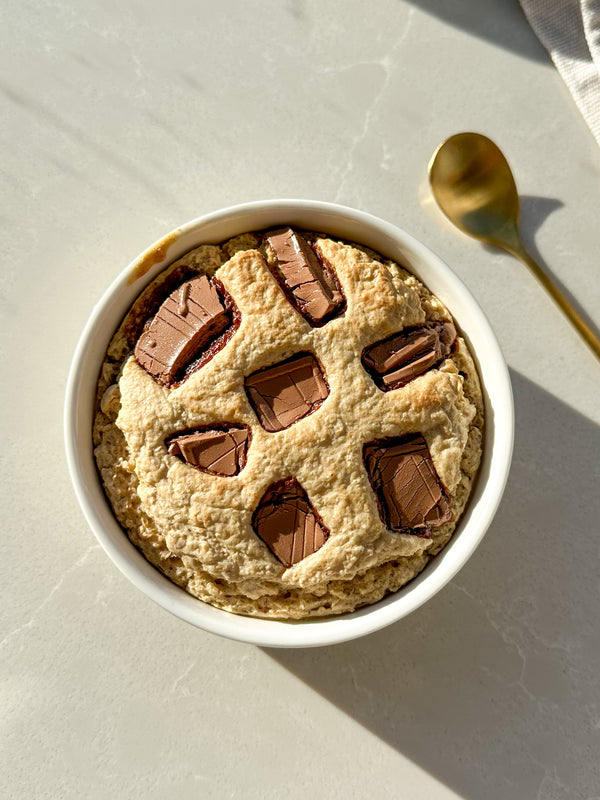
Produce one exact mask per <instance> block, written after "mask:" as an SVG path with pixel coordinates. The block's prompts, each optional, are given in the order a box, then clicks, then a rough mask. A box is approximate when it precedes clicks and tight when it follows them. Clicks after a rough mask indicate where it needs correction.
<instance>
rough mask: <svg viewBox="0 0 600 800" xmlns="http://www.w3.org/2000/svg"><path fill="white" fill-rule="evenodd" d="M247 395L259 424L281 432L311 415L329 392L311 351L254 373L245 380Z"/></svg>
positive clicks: (272, 430) (268, 429) (266, 428)
mask: <svg viewBox="0 0 600 800" xmlns="http://www.w3.org/2000/svg"><path fill="white" fill-rule="evenodd" d="M244 384H245V388H246V394H247V395H248V399H249V400H250V403H251V405H252V408H253V409H254V411H255V412H256V416H257V417H258V419H259V421H260V424H261V425H262V426H263V428H264V429H265V430H267V431H270V432H275V431H282V430H284V429H285V428H289V427H290V425H293V424H294V422H298V420H300V419H302V418H303V417H306V416H307V415H308V414H312V413H313V411H316V410H317V408H319V406H320V405H321V404H322V403H323V400H325V398H326V397H327V395H328V394H329V388H328V386H327V384H326V383H325V377H324V375H323V372H322V371H321V367H320V365H319V362H318V361H317V359H316V358H315V357H314V355H313V354H312V353H298V354H296V355H295V356H293V357H292V358H288V359H287V361H282V362H281V363H280V364H275V365H274V366H272V367H267V368H266V369H261V370H259V371H258V372H254V373H253V374H252V375H250V376H249V377H247V378H246V380H245V381H244Z"/></svg>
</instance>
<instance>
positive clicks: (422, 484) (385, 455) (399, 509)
mask: <svg viewBox="0 0 600 800" xmlns="http://www.w3.org/2000/svg"><path fill="white" fill-rule="evenodd" d="M363 458H364V462H365V467H366V470H367V474H368V476H369V481H370V483H371V486H372V488H373V491H374V492H375V496H376V497H377V503H378V506H379V515H380V517H381V519H382V521H383V522H384V523H385V525H386V526H387V527H388V528H389V529H390V530H392V531H403V532H406V533H413V534H415V535H417V536H428V531H429V528H434V527H437V526H438V525H442V524H443V523H444V522H450V520H451V519H452V518H453V517H452V513H451V511H450V503H449V501H448V498H447V497H446V495H445V493H444V490H443V487H442V484H441V482H440V479H439V477H438V474H437V472H436V469H435V466H434V464H433V461H432V460H431V455H430V454H429V448H428V447H427V442H426V441H425V439H424V437H423V436H422V435H421V434H420V433H417V434H410V435H408V436H402V437H396V438H391V439H380V440H378V441H374V442H370V443H369V444H366V445H365V446H364V447H363Z"/></svg>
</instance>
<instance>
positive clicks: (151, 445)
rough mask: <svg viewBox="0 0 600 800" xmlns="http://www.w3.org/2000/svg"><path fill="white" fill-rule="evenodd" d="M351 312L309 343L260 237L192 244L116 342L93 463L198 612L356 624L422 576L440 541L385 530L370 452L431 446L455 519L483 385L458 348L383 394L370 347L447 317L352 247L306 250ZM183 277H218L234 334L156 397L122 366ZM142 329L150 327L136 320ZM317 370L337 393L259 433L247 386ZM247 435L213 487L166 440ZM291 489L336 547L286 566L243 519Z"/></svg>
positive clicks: (132, 369)
mask: <svg viewBox="0 0 600 800" xmlns="http://www.w3.org/2000/svg"><path fill="white" fill-rule="evenodd" d="M316 237H317V239H318V242H319V247H320V250H321V252H322V253H323V255H324V256H325V258H326V259H327V260H328V261H329V263H330V264H331V265H332V266H333V268H334V270H335V272H336V274H337V278H338V280H339V282H340V284H341V286H342V289H343V292H344V295H345V297H346V301H347V308H346V310H345V312H344V313H343V314H342V315H341V316H338V317H336V318H335V319H332V320H330V321H329V322H328V323H327V324H325V325H324V326H323V327H321V328H315V327H311V326H310V325H309V324H308V322H307V321H305V319H303V317H302V316H301V315H300V314H299V313H298V312H297V311H296V310H295V309H294V308H293V307H292V306H291V305H290V303H289V302H288V300H287V299H286V297H285V295H284V293H283V291H282V290H281V288H280V286H279V285H278V283H277V282H276V281H275V279H274V278H273V276H272V274H271V272H270V271H269V269H268V267H267V265H266V263H265V256H266V257H267V258H272V255H271V254H267V253H266V251H265V250H264V249H263V245H262V244H261V239H260V237H257V236H255V235H253V234H246V235H244V236H241V237H236V239H234V240H230V241H229V242H226V243H225V244H224V245H222V246H207V245H205V246H201V247H199V248H197V249H195V250H193V251H192V252H190V253H188V254H187V255H186V256H184V257H183V258H182V259H180V260H179V261H178V262H176V264H174V265H172V266H171V267H170V268H168V270H166V271H165V273H163V274H162V275H161V276H159V278H158V279H157V281H155V282H154V284H153V285H152V286H151V287H150V288H149V289H148V290H146V291H145V292H144V293H143V294H142V295H141V296H140V298H139V299H138V301H137V303H136V305H135V306H134V308H133V309H132V311H131V312H130V314H129V315H128V317H127V318H126V320H125V321H124V323H123V324H122V326H121V328H120V329H119V330H118V331H117V333H116V334H115V337H114V338H113V341H112V342H111V345H110V347H109V350H108V353H107V357H106V361H105V364H104V368H103V373H102V376H101V379H100V382H99V409H98V413H97V415H96V420H95V429H94V443H95V445H96V458H97V462H98V467H99V469H100V472H101V475H102V479H103V482H104V486H105V489H106V492H107V495H108V497H109V499H110V501H111V503H112V505H113V508H114V510H115V513H116V515H117V518H118V519H119V521H120V522H121V524H122V525H123V527H124V528H125V529H126V531H127V532H128V535H129V536H130V538H131V539H132V541H133V542H134V543H135V544H136V545H137V546H138V547H139V548H140V549H141V550H142V552H143V553H144V554H145V555H146V557H147V558H148V559H149V560H150V561H151V562H152V563H153V564H155V566H157V567H158V568H159V569H161V570H162V571H163V572H165V573H166V574H167V575H168V576H169V577H170V578H171V579H172V580H174V581H175V582H176V583H178V584H180V585H181V586H183V587H184V588H186V589H187V591H189V592H190V593H192V594H194V595H195V596H197V597H199V598H200V599H202V600H204V601H206V602H209V603H212V604H213V605H216V606H218V607H221V608H225V609H227V610H231V611H234V612H238V613H243V614H250V615H258V616H267V617H279V618H302V617H306V616H315V615H325V614H332V613H341V612H344V611H351V610H353V609H354V608H356V607H358V606H361V605H365V604H368V603H372V602H375V601H376V600H378V599H380V598H381V597H382V596H384V595H385V594H386V593H388V592H389V591H394V590H396V589H397V588H399V586H401V585H402V584H403V583H405V582H406V581H407V580H410V578H412V577H414V575H416V574H417V573H418V572H420V570H421V569H422V568H423V567H424V566H425V565H426V563H427V561H428V559H429V558H430V557H431V555H432V554H434V553H435V552H437V551H438V550H439V549H441V547H443V545H444V544H445V543H446V542H447V540H448V539H449V538H450V536H451V534H452V532H453V530H454V527H455V525H456V521H454V522H450V523H446V524H444V525H442V526H441V527H440V528H438V529H436V530H435V531H434V532H433V533H432V536H431V538H423V537H419V536H414V535H410V534H405V533H397V532H392V531H390V530H387V529H386V527H385V525H384V523H383V522H382V520H381V518H380V515H379V511H378V507H377V502H376V499H375V495H374V494H373V490H372V488H371V485H370V483H369V480H368V477H367V473H366V470H365V467H364V464H363V457H362V448H363V445H364V444H365V443H366V442H369V441H371V440H374V439H379V438H382V437H388V436H399V435H402V434H406V433H414V432H420V433H422V434H423V436H424V438H425V440H426V442H427V445H428V447H429V451H430V453H431V457H432V459H433V463H434V465H435V468H436V470H437V473H438V475H439V477H440V479H441V481H442V483H443V484H444V486H445V488H446V490H447V492H448V495H449V498H450V502H451V506H452V510H453V512H454V515H455V518H458V516H459V515H460V513H461V512H462V510H463V507H464V505H465V503H466V500H467V497H468V494H469V491H470V486H471V482H472V479H473V477H474V475H475V473H476V471H477V467H478V464H479V458H480V452H481V431H482V427H483V410H482V401H481V391H480V387H479V381H478V376H477V372H476V370H475V367H474V365H473V361H472V359H471V356H470V354H469V352H468V350H467V348H466V345H465V344H464V341H463V340H462V339H461V338H460V337H459V339H458V340H457V345H456V348H455V351H454V352H453V354H452V355H451V356H449V357H448V358H446V359H445V360H444V361H443V362H442V364H441V365H440V366H439V367H438V368H435V369H431V370H429V371H428V372H426V373H425V374H423V375H421V376H420V377H417V378H415V379H414V380H412V381H411V382H410V383H408V384H407V385H406V386H404V387H403V388H400V389H396V390H393V391H388V392H382V391H381V390H380V389H378V388H377V387H376V386H375V384H374V383H373V380H372V379H371V377H370V376H369V375H368V374H367V373H366V372H365V370H364V368H363V366H362V364H361V353H362V351H363V349H364V348H365V347H366V346H367V345H369V344H372V343H373V342H375V341H378V340H380V339H383V338H384V337H386V336H389V335H390V334H393V333H395V332H397V331H399V330H401V329H402V328H404V327H407V326H412V325H417V324H420V323H424V322H426V321H431V320H438V319H451V317H450V314H449V312H448V311H447V309H446V308H445V307H444V306H443V304H442V303H441V302H440V301H439V300H438V299H437V298H436V297H435V296H433V295H432V294H431V293H430V292H429V291H428V290H427V289H426V288H425V287H424V286H423V285H422V284H421V283H420V282H419V281H418V280H417V279H416V278H415V277H414V276H413V275H411V274H410V273H409V272H407V271H406V270H405V269H403V268H401V267H399V266H398V265H396V264H394V263H392V262H389V261H385V260H384V259H383V258H382V257H380V256H378V255H377V254H374V253H372V252H371V251H368V250H366V249H364V248H361V247H359V246H356V245H350V244H347V243H344V242H340V241H336V240H334V239H333V238H330V237H328V236H326V235H322V234H316ZM182 267H186V268H188V270H189V269H193V270H197V271H198V272H201V273H202V272H205V273H207V274H209V275H216V277H218V279H219V280H220V281H221V283H222V284H223V285H224V287H225V289H226V290H227V291H228V292H229V294H230V295H231V296H232V298H233V299H234V301H235V303H236V305H237V307H238V309H239V312H240V314H241V321H240V324H239V328H238V329H237V330H236V332H235V333H234V335H233V336H232V338H231V339H230V341H229V342H228V343H227V344H226V346H225V347H224V348H223V349H222V350H220V351H219V352H217V353H216V354H215V356H214V357H213V358H212V359H211V360H210V361H209V362H208V363H206V364H205V365H204V366H202V367H201V368H200V369H199V370H198V371H197V372H194V373H193V374H191V375H190V376H189V377H188V378H187V379H186V380H185V381H184V382H183V383H181V384H180V385H178V386H176V387H172V388H167V387H165V386H161V385H160V384H159V383H157V382H156V381H155V380H154V379H153V378H152V377H151V376H150V375H149V374H148V373H147V372H146V371H145V370H144V369H143V368H142V367H141V366H140V365H139V364H138V363H137V361H136V360H135V359H134V357H133V356H132V355H131V352H132V350H133V346H134V344H135V338H136V337H137V335H139V326H140V320H143V319H144V309H147V307H148V297H149V296H150V295H151V293H152V292H155V293H156V292H157V291H159V287H160V284H161V282H162V281H164V280H165V278H166V277H167V276H168V275H170V274H173V272H174V271H175V270H177V269H181V268H182ZM147 313H149V312H147V311H146V314H147ZM306 351H309V352H312V353H314V354H315V355H316V356H317V359H318V360H319V362H320V364H321V366H322V368H323V371H324V373H325V375H326V380H327V383H328V385H329V389H330V393H329V396H328V397H327V398H326V400H325V401H324V403H323V404H322V406H321V407H320V408H318V410H317V411H315V412H314V413H312V414H310V415H309V416H306V417H304V418H303V419H301V420H299V421H298V422H296V423H295V424H293V425H291V427H289V428H287V429H285V430H282V431H279V432H277V433H270V432H267V431H266V430H265V429H264V428H263V427H262V426H261V425H260V423H259V421H258V419H257V417H256V414H255V412H254V411H253V409H252V407H251V405H250V403H249V401H248V397H247V395H246V392H245V390H244V378H245V377H246V376H248V375H250V374H251V373H253V372H255V371H256V370H259V369H261V368H262V367H265V366H267V365H270V364H274V363H277V362H280V361H283V360H284V359H287V358H289V357H290V356H292V355H294V354H295V353H299V352H306ZM226 422H230V423H242V424H244V425H247V426H248V427H249V428H250V430H251V445H250V447H249V450H248V455H247V463H246V465H245V467H244V469H243V470H242V471H241V472H240V473H239V474H238V475H235V476H233V477H219V476H215V475H210V474H207V473H204V472H201V471H199V470H197V469H194V468H193V467H191V466H190V465H189V464H186V463H184V462H183V461H181V460H180V459H178V458H177V457H175V456H173V455H169V454H168V453H167V450H166V447H165V444H164V442H165V438H166V437H168V436H169V435H171V434H173V433H175V432H177V431H180V430H183V429H190V428H194V427H198V426H205V425H210V424H211V423H214V424H217V425H218V424H223V423H226ZM288 477H294V478H296V479H297V480H298V481H299V482H300V484H301V485H302V487H303V488H304V490H305V491H306V493H307V495H308V497H309V498H310V501H311V503H312V505H313V506H314V507H315V509H316V510H317V512H318V514H319V515H320V517H321V519H322V520H323V522H324V523H325V525H326V527H327V528H328V529H329V531H330V536H329V538H328V540H327V541H326V542H325V544H324V545H323V546H322V547H321V548H320V549H319V550H318V551H317V552H315V553H313V554H312V555H310V556H308V557H306V558H304V559H303V560H301V561H300V562H298V563H296V564H295V565H293V566H292V567H290V568H285V567H284V566H283V565H282V564H281V563H280V562H279V561H278V560H277V559H276V558H275V556H274V555H273V554H272V553H271V551H270V550H269V549H268V548H267V546H266V545H265V544H264V543H263V542H262V541H261V540H260V539H259V538H258V537H257V535H256V533H255V531H254V529H253V527H252V515H253V513H254V511H255V509H256V507H257V505H258V503H259V500H260V499H261V497H262V496H263V494H264V493H265V491H266V489H267V488H268V487H269V486H270V485H271V484H272V483H274V482H276V481H279V480H282V479H284V478H288Z"/></svg>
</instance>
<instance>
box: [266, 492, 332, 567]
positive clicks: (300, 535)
mask: <svg viewBox="0 0 600 800" xmlns="http://www.w3.org/2000/svg"><path fill="white" fill-rule="evenodd" d="M252 527H253V528H254V531H255V532H256V535H257V536H258V537H259V538H261V539H262V540H263V542H264V543H265V544H266V545H267V547H268V548H269V550H270V551H271V552H272V553H273V555H274V556H275V558H277V559H278V560H279V561H281V563H282V564H283V565H284V567H292V566H293V565H294V564H297V563H298V562H299V561H302V559H303V558H306V557H307V556H310V555H312V554H313V553H316V551H317V550H318V549H319V548H320V547H322V546H323V545H324V544H325V542H326V541H327V539H328V537H329V531H328V530H327V528H326V527H325V525H324V524H323V520H322V519H321V518H320V516H319V515H318V514H317V512H316V511H315V509H314V508H313V506H312V504H311V502H310V500H309V499H308V495H307V494H306V492H305V491H304V489H303V488H302V486H301V485H300V484H299V483H298V481H297V480H296V479H295V478H284V480H282V481H277V482H276V483H272V484H271V486H269V488H268V489H267V491H266V492H265V493H264V495H263V496H262V498H261V500H260V502H259V504H258V507H257V509H256V511H255V512H254V516H253V518H252Z"/></svg>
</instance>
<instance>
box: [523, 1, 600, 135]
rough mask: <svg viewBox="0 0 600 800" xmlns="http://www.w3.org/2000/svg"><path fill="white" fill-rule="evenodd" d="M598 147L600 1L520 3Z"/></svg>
mask: <svg viewBox="0 0 600 800" xmlns="http://www.w3.org/2000/svg"><path fill="white" fill-rule="evenodd" d="M520 3H521V6H522V7H523V11H524V12H525V15H526V17H527V19H528V20H529V23H530V25H531V27H532V28H533V29H534V31H535V33H536V35H537V37H538V39H539V40H540V41H541V42H542V44H543V45H544V47H545V48H546V50H548V52H549V53H550V56H551V57H552V61H554V63H555V64H556V68H557V69H558V71H559V72H560V74H561V76H562V78H563V80H564V82H565V83H566V84H567V86H568V87H569V90H570V91H571V94H572V95H573V98H574V99H575V102H576V103H577V105H578V107H579V110H580V111H581V113H582V114H583V116H584V117H585V120H586V122H587V124H588V125H589V126H590V128H591V130H592V133H593V134H594V136H595V138H596V141H597V142H598V144H600V0H520Z"/></svg>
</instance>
